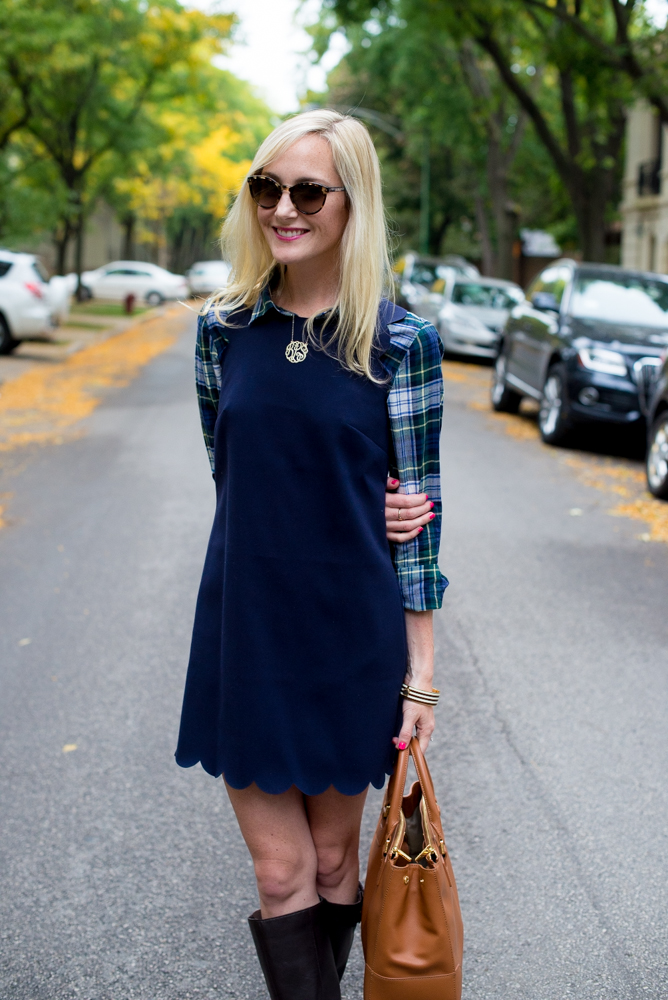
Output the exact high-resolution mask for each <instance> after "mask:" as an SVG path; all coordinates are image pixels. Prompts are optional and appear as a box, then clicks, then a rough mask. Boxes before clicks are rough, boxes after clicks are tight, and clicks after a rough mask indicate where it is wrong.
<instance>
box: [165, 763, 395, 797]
mask: <svg viewBox="0 0 668 1000" xmlns="http://www.w3.org/2000/svg"><path fill="white" fill-rule="evenodd" d="M174 757H175V760H176V763H177V764H178V766H179V767H183V768H188V767H195V766H196V765H197V764H201V765H202V769H203V770H204V771H206V773H207V774H210V775H211V777H212V778H220V777H224V775H223V772H222V770H221V771H217V772H216V770H215V769H214V770H212V769H210V768H208V767H207V766H206V764H205V763H204V761H202V760H201V759H199V758H198V759H197V760H193V761H191V762H189V763H185V762H184V761H183V759H181V760H179V758H178V757H177V756H176V754H175V755H174ZM390 774H392V772H391V771H383V774H382V777H376V778H369V780H368V781H367V782H365V783H364V784H363V785H360V786H359V787H357V786H354V790H353V791H351V790H350V789H349V788H348V787H346V788H345V789H344V788H342V787H340V786H341V785H342V784H343V782H340V781H339V782H337V781H325V782H318V783H317V784H315V783H313V784H312V783H311V782H306V781H301V780H298V781H288V782H287V784H285V785H276V784H273V783H272V782H266V781H264V780H263V779H262V778H260V779H258V778H252V779H251V780H250V781H247V782H246V784H243V783H241V784H237V782H236V781H233V780H232V781H231V780H230V779H229V778H225V781H226V782H227V784H228V785H229V786H230V788H234V789H236V791H239V792H241V791H243V790H244V788H250V786H251V785H257V787H258V788H259V789H260V791H261V792H265V793H266V794H267V795H283V793H284V792H287V791H288V789H289V788H293V787H294V788H297V790H298V791H300V792H301V793H302V795H310V796H313V795H322V793H323V792H326V791H327V789H329V788H335V789H336V791H337V792H338V793H339V794H340V795H350V796H353V795H361V793H362V792H364V791H366V789H367V788H368V787H369V785H373V787H374V788H378V789H380V788H384V787H385V781H386V779H387V778H388V776H389V775H390Z"/></svg>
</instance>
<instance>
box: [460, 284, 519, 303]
mask: <svg viewBox="0 0 668 1000" xmlns="http://www.w3.org/2000/svg"><path fill="white" fill-rule="evenodd" d="M522 298H523V295H522V293H521V292H520V290H519V288H518V289H514V288H501V287H500V286H498V285H481V284H479V283H478V282H476V281H458V282H456V283H455V287H454V288H453V290H452V301H453V302H454V303H456V304H457V305H461V306H480V307H482V308H483V309H512V308H513V306H515V305H517V303H518V302H521V301H522Z"/></svg>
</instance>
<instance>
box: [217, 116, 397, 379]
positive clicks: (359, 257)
mask: <svg viewBox="0 0 668 1000" xmlns="http://www.w3.org/2000/svg"><path fill="white" fill-rule="evenodd" d="M307 135H321V136H322V137H323V139H326V140H327V142H328V143H329V145H330V147H331V150H332V156H333V158H334V165H335V167H336V169H337V171H338V174H339V176H340V177H341V182H342V184H343V185H344V187H345V189H346V196H347V199H348V206H349V217H348V222H347V224H346V228H345V231H344V234H343V238H342V240H341V265H340V282H339V294H338V297H337V300H336V303H335V304H334V306H333V307H332V309H331V311H330V312H329V315H328V317H327V320H326V323H325V327H326V326H327V324H328V323H329V322H330V321H332V320H333V319H336V325H335V327H334V328H333V330H332V333H331V336H330V337H329V338H328V340H327V344H323V343H322V340H323V335H322V334H321V336H320V346H327V345H328V344H331V343H333V342H334V341H336V343H337V351H338V356H339V358H340V360H341V362H342V364H343V365H345V367H346V368H348V369H349V370H350V371H353V372H356V373H358V374H363V375H366V376H368V377H369V378H371V379H374V376H373V374H372V371H371V350H372V346H373V340H374V334H375V332H376V324H377V319H378V307H379V305H380V300H381V298H382V296H383V293H386V294H387V293H388V292H389V290H390V288H391V278H390V259H389V254H388V248H387V243H388V239H387V228H386V223H385V213H384V210H383V200H382V192H381V180H380V165H379V163H378V156H377V154H376V150H375V149H374V146H373V143H372V141H371V137H370V135H369V133H368V132H367V130H366V128H365V127H364V125H363V124H362V123H361V122H359V121H358V120H357V119H355V118H351V117H350V116H349V115H342V114H339V113H338V112H337V111H327V110H317V111H306V112H304V113H303V114H299V115H295V116H294V117H292V118H288V119H287V120H286V121H284V122H282V123H281V124H280V125H279V126H278V127H277V128H275V129H274V131H273V132H272V133H271V134H270V135H268V136H267V138H266V139H265V140H264V142H263V143H262V145H261V146H260V148H259V149H258V151H257V153H256V154H255V158H254V160H253V163H252V165H251V168H250V171H249V174H254V173H259V172H261V171H262V170H264V169H265V168H266V167H267V165H268V164H269V163H271V162H272V160H275V159H276V158H277V157H278V156H280V155H281V154H282V153H284V152H285V151H286V150H287V149H289V147H290V146H292V145H293V144H294V143H295V142H297V141H298V140H299V139H302V138H304V136H307ZM221 242H222V247H223V256H224V257H225V258H226V259H227V260H229V262H230V264H231V266H232V271H231V277H230V281H229V283H228V285H227V286H226V287H225V288H224V289H223V290H222V291H221V292H219V293H218V294H217V295H216V296H215V297H214V299H213V302H212V303H211V302H209V303H208V304H207V308H209V307H210V306H211V304H213V307H214V310H215V312H216V315H217V316H218V317H219V319H220V320H221V322H223V323H226V322H229V318H230V314H231V313H233V312H234V311H236V310H238V309H243V308H248V307H252V306H253V305H255V303H256V302H257V300H258V298H259V296H260V293H261V292H262V289H263V288H264V287H265V286H266V284H267V283H268V282H269V280H270V279H271V278H272V276H273V275H275V274H276V273H277V272H278V274H279V281H282V280H283V276H284V273H285V268H284V266H283V265H281V264H279V263H278V262H277V261H276V260H275V258H274V257H273V255H272V253H271V251H270V250H269V247H268V245H267V241H266V240H265V238H264V235H263V233H262V230H261V228H260V224H259V222H258V219H257V206H256V204H255V202H254V201H253V199H252V198H251V196H250V192H249V190H248V184H247V183H246V181H245V180H244V183H243V185H242V187H241V190H240V191H239V194H238V195H237V197H236V199H235V202H234V204H233V206H232V208H231V209H230V212H229V214H228V216H227V218H226V219H225V222H224V224H223V231H222V239H221ZM222 311H224V313H225V315H224V316H221V312H222ZM313 321H314V317H313V316H310V317H309V318H308V320H307V323H306V327H305V331H306V333H307V336H308V337H309V338H310V339H311V340H313V339H314V324H313ZM323 330H324V328H323ZM374 381H375V379H374Z"/></svg>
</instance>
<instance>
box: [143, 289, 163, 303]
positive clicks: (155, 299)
mask: <svg viewBox="0 0 668 1000" xmlns="http://www.w3.org/2000/svg"><path fill="white" fill-rule="evenodd" d="M146 301H147V303H148V304H149V305H150V306H161V305H162V303H163V302H164V301H165V298H164V296H163V295H161V294H160V292H149V293H148V294H147V296H146Z"/></svg>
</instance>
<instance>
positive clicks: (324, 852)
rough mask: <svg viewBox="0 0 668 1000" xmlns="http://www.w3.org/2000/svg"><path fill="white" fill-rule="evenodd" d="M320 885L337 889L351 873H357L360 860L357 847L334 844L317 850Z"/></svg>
mask: <svg viewBox="0 0 668 1000" xmlns="http://www.w3.org/2000/svg"><path fill="white" fill-rule="evenodd" d="M317 853H318V884H319V885H321V886H323V887H325V888H328V889H335V888H337V887H338V886H339V885H341V883H342V882H343V881H345V880H346V879H347V878H348V877H349V876H350V874H351V872H353V871H354V872H357V870H358V867H359V858H358V855H357V845H356V844H355V845H353V844H335V845H334V844H332V845H328V846H321V847H318V848H317Z"/></svg>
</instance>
